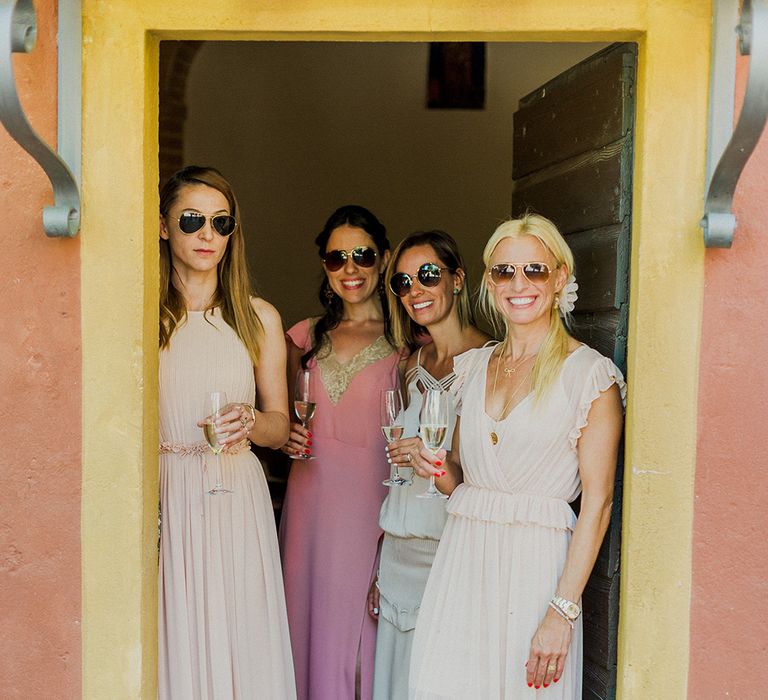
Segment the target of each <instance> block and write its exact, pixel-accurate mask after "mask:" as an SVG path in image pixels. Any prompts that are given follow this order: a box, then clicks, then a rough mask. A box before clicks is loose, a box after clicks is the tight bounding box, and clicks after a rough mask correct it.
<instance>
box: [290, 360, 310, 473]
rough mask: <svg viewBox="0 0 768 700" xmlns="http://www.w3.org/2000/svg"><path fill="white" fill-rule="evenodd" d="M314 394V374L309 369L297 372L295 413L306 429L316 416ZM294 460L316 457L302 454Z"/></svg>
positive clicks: (294, 395)
mask: <svg viewBox="0 0 768 700" xmlns="http://www.w3.org/2000/svg"><path fill="white" fill-rule="evenodd" d="M312 393H313V392H312V373H311V372H310V371H309V370H308V369H299V371H298V372H296V383H295V385H294V390H293V412H294V413H295V414H296V418H298V420H299V422H300V423H301V425H302V426H303V427H304V428H305V429H309V424H310V421H311V420H312V416H314V415H315V400H314V398H313V397H312ZM293 459H314V457H313V456H312V455H308V454H304V453H303V452H302V453H301V454H298V455H294V457H293Z"/></svg>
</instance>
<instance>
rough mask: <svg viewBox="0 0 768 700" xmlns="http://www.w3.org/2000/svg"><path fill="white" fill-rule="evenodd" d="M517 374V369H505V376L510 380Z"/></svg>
mask: <svg viewBox="0 0 768 700" xmlns="http://www.w3.org/2000/svg"><path fill="white" fill-rule="evenodd" d="M515 372H517V367H505V368H504V376H505V377H506V378H507V379H509V378H510V377H511V376H512V375H513V374H514V373H515Z"/></svg>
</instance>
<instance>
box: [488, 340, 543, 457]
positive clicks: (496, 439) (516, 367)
mask: <svg viewBox="0 0 768 700" xmlns="http://www.w3.org/2000/svg"><path fill="white" fill-rule="evenodd" d="M506 346H507V343H506V341H504V344H503V345H501V346H499V347H500V348H501V352H500V353H499V359H498V360H497V361H496V372H494V375H493V390H492V393H493V395H494V396H495V395H496V384H497V382H498V379H499V367H501V358H502V357H503V355H504V349H505V348H506ZM536 355H538V350H537V351H536V352H535V353H533V354H532V355H524V356H523V357H522V358H520V359H519V360H518V361H517V362H516V363H514V364H513V365H512V367H505V368H504V376H505V377H506V378H507V379H509V378H510V377H512V376H513V375H514V374H515V373H516V372H517V371H518V370H519V369H520V368H521V367H522V366H523V365H524V364H525V363H526V362H528V360H530V359H531V358H535V357H536ZM532 372H533V365H531V367H530V369H529V370H528V371H527V372H526V373H525V376H524V377H523V378H522V379H521V380H520V383H519V384H518V385H517V387H516V388H515V390H514V391H513V392H512V395H511V396H510V397H509V398H508V399H507V401H506V403H505V404H504V407H503V408H502V409H501V413H500V414H499V418H498V419H493V423H494V429H493V430H491V432H490V438H491V444H492V445H496V444H497V443H498V442H499V436H498V434H497V433H496V426H497V425H498V424H499V423H500V422H501V421H502V420H504V416H505V414H506V412H507V409H508V408H509V407H510V406H511V405H512V402H513V401H514V400H515V397H516V396H517V395H518V394H519V393H520V390H521V389H522V388H523V387H524V386H525V385H526V383H527V382H528V378H529V377H530V375H531V373H532Z"/></svg>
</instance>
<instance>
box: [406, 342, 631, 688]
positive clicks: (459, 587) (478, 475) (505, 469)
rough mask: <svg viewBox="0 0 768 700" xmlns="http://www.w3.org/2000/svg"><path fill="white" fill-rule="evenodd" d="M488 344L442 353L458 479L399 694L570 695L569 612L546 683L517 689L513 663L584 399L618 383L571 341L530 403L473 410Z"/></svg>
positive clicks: (563, 510) (577, 666) (550, 565)
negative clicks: (562, 644)
mask: <svg viewBox="0 0 768 700" xmlns="http://www.w3.org/2000/svg"><path fill="white" fill-rule="evenodd" d="M492 352H493V346H491V347H484V348H479V349H476V350H470V351H468V352H466V353H464V354H462V355H460V356H458V357H457V358H456V359H455V363H454V364H455V367H454V371H455V373H456V380H455V382H454V384H453V387H452V389H451V390H452V391H453V392H454V393H456V394H457V396H458V399H459V400H458V402H457V413H459V415H460V416H461V423H460V431H461V432H460V437H461V462H462V466H463V470H464V483H462V484H461V485H460V486H458V487H457V489H456V490H455V491H454V493H453V494H452V496H451V498H450V500H449V501H448V514H449V515H448V522H447V524H446V527H445V530H444V532H443V537H442V538H441V540H440V545H439V547H438V550H437V555H436V557H435V561H434V564H433V566H432V571H431V573H430V576H429V580H428V582H427V588H426V590H425V592H424V598H423V601H422V605H421V610H420V613H419V619H418V623H417V625H416V633H415V637H414V641H413V654H412V656H411V673H410V679H409V697H411V698H418V699H419V700H447V699H448V698H450V699H453V700H459V699H462V700H464V699H466V700H477V699H478V698H494V700H496V699H501V698H505V699H512V698H528V697H530V698H536V697H539V695H541V697H546V698H547V700H576V699H577V698H578V699H579V700H580V698H581V676H582V628H581V618H579V620H577V623H576V625H575V629H574V635H573V638H572V641H571V647H570V651H569V654H568V657H567V659H566V664H565V670H564V673H563V675H562V677H561V680H560V681H559V682H558V683H556V684H553V685H550V686H549V687H548V688H547V689H546V690H545V689H544V688H541V689H540V690H538V691H536V690H535V689H533V688H528V685H527V683H526V680H525V662H526V660H527V658H528V652H529V649H530V643H531V638H532V637H533V634H534V633H535V631H536V629H537V627H538V625H539V623H540V622H541V619H542V618H543V616H544V614H545V613H546V611H547V605H548V603H549V600H550V598H551V597H552V595H553V594H554V592H555V588H556V586H557V582H558V580H559V578H560V575H561V572H562V569H563V566H564V564H565V558H566V554H567V552H568V545H569V543H570V540H571V534H572V531H573V528H574V526H575V523H576V517H575V515H574V513H573V510H572V509H571V507H570V505H569V504H570V502H571V501H573V500H574V499H575V498H576V497H577V496H578V495H579V494H580V493H581V481H580V478H579V463H578V454H577V452H576V446H577V443H578V439H579V437H580V435H581V430H582V428H584V427H585V426H586V424H587V416H588V413H589V409H590V407H591V405H592V402H593V401H594V400H595V399H596V398H597V397H598V396H599V395H600V394H601V393H602V392H604V391H606V390H607V389H608V388H610V387H611V386H612V385H613V384H617V385H618V386H619V388H620V390H621V395H622V400H623V399H624V394H625V385H624V381H623V378H622V376H621V372H620V371H619V370H618V368H617V367H616V366H615V365H614V364H613V363H612V362H611V361H610V360H609V359H607V358H605V357H603V356H602V355H601V354H600V353H598V352H597V351H595V350H593V349H591V348H589V347H587V346H586V345H582V346H580V347H579V348H577V349H576V350H575V351H574V352H573V353H571V354H570V355H569V356H568V357H567V358H566V360H565V362H564V364H563V368H562V370H561V373H560V376H559V377H558V379H557V380H556V382H555V384H554V386H553V387H552V388H551V390H550V392H549V393H548V395H547V396H546V397H545V398H544V399H543V400H542V401H541V402H538V403H536V402H535V401H534V400H533V395H529V396H527V397H526V398H525V399H524V400H523V401H521V402H520V403H519V404H517V405H516V406H515V407H514V408H513V409H512V411H511V412H510V414H509V415H508V416H507V417H506V418H505V419H504V420H503V421H495V420H493V419H492V418H491V417H489V416H488V414H487V413H486V412H485V385H486V372H487V367H488V362H489V359H490V357H491V353H492ZM492 431H493V432H495V433H496V434H497V436H498V442H497V444H496V445H494V444H493V442H492V440H491V437H490V434H491V432H492ZM544 693H546V695H544Z"/></svg>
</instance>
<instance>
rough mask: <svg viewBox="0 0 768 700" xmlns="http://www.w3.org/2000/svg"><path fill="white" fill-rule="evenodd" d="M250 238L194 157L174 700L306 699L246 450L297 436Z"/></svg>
mask: <svg viewBox="0 0 768 700" xmlns="http://www.w3.org/2000/svg"><path fill="white" fill-rule="evenodd" d="M244 246H245V242H244V237H243V231H242V225H241V223H240V212H239V208H238V206H237V200H236V199H235V195H234V193H233V191H232V188H231V187H230V185H229V183H228V182H227V181H226V180H225V179H224V177H222V175H221V173H219V172H218V171H217V170H214V169H213V168H202V167H197V166H189V167H187V168H184V169H183V170H180V171H179V172H177V173H176V174H175V175H173V176H172V177H171V178H170V179H169V180H168V182H167V183H165V185H164V186H163V188H162V190H161V192H160V377H159V379H160V382H159V394H160V509H161V515H162V520H161V536H160V572H159V586H158V588H159V590H158V612H159V617H158V647H159V648H158V698H161V699H165V700H177V699H178V700H188V699H189V698H196V699H197V700H206V699H209V700H212V699H213V698H228V699H229V698H232V699H238V698H240V699H242V700H250V698H276V699H281V700H283V699H284V700H292V699H293V698H295V697H296V691H295V683H294V676H293V663H292V660H291V649H290V641H289V636H288V620H287V616H286V609H285V597H284V593H283V579H282V575H281V570H280V560H279V554H278V547H277V535H276V532H275V521H274V514H273V511H272V505H271V501H270V497H269V491H268V489H267V482H266V479H265V477H264V472H263V471H262V468H261V465H260V464H259V461H258V459H257V458H256V457H255V455H254V454H253V453H252V452H251V451H250V449H248V448H249V445H250V442H254V443H256V444H258V445H265V446H267V447H279V446H280V445H282V444H283V442H285V440H286V438H287V436H288V401H287V390H286V385H285V378H284V377H285V362H286V352H285V342H284V340H283V331H282V323H281V321H280V316H279V315H278V313H277V311H276V310H275V308H274V307H273V306H272V305H270V304H269V303H267V302H266V301H264V300H263V299H259V298H257V297H254V296H252V295H251V290H250V283H249V281H248V274H247V272H246V264H245V247H244ZM224 395H226V398H224ZM256 399H258V408H256V407H255V406H254V403H255V401H256ZM216 401H219V402H220V405H218V406H215V405H214V402H216ZM217 409H218V410H217ZM203 429H205V436H206V440H207V442H206V440H204V438H203V435H204V433H203ZM214 449H215V450H216V451H217V454H216V455H214V454H213V452H212V450H214Z"/></svg>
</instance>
